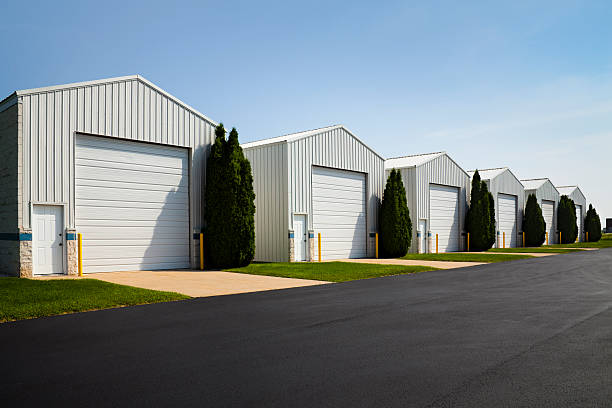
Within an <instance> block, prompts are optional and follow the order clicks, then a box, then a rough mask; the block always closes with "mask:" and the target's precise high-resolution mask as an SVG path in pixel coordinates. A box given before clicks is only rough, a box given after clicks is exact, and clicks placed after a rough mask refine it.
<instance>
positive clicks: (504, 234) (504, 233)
mask: <svg viewBox="0 0 612 408" xmlns="http://www.w3.org/2000/svg"><path fill="white" fill-rule="evenodd" d="M502 235H503V236H504V248H506V232H505V231H504V232H503V233H502Z"/></svg>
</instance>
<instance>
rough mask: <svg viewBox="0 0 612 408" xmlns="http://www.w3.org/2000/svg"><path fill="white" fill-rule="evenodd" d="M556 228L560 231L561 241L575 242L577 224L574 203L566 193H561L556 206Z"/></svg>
mask: <svg viewBox="0 0 612 408" xmlns="http://www.w3.org/2000/svg"><path fill="white" fill-rule="evenodd" d="M557 229H558V230H559V232H560V233H561V243H562V244H571V243H573V242H576V237H577V236H578V225H577V224H576V205H575V204H574V201H573V200H572V199H571V198H569V197H568V196H566V195H562V196H561V199H560V200H559V206H558V207H557Z"/></svg>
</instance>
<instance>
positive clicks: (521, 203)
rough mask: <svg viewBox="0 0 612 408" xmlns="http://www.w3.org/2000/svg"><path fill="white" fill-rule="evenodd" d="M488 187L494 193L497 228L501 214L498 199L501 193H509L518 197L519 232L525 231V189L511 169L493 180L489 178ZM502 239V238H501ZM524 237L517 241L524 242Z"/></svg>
mask: <svg viewBox="0 0 612 408" xmlns="http://www.w3.org/2000/svg"><path fill="white" fill-rule="evenodd" d="M487 187H488V188H489V191H490V192H491V194H492V195H493V198H494V200H495V217H496V218H497V220H496V229H497V230H499V228H498V227H499V214H497V213H498V212H499V211H498V208H499V206H498V204H497V199H498V197H499V194H508V195H513V196H516V197H517V224H518V225H517V232H518V234H519V235H520V234H521V232H522V231H523V209H524V208H525V189H524V187H523V185H522V184H521V182H520V181H518V180H517V179H516V177H514V176H513V175H512V173H511V172H510V171H509V170H505V171H504V172H502V173H501V174H500V175H498V176H497V177H494V178H493V179H491V180H488V182H487ZM500 239H501V238H500ZM521 240H522V238H521V239H519V240H518V241H517V242H520V243H521V244H522V241H521Z"/></svg>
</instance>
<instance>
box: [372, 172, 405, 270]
mask: <svg viewBox="0 0 612 408" xmlns="http://www.w3.org/2000/svg"><path fill="white" fill-rule="evenodd" d="M411 240H412V221H411V220H410V211H409V210H408V203H407V201H406V189H405V188H404V183H403V182H402V176H401V174H400V172H399V171H398V170H396V169H392V170H391V173H390V174H389V177H388V178H387V184H386V185H385V191H384V193H383V199H382V204H381V207H380V240H379V241H380V252H381V255H382V256H384V257H389V258H391V257H400V256H404V255H406V253H407V252H408V249H410V243H411Z"/></svg>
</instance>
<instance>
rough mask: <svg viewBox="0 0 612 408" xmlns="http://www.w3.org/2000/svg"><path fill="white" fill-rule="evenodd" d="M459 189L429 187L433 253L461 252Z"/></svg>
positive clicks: (433, 185)
mask: <svg viewBox="0 0 612 408" xmlns="http://www.w3.org/2000/svg"><path fill="white" fill-rule="evenodd" d="M459 217H460V215H459V189H458V188H457V187H450V186H440V185H436V184H431V185H430V186H429V230H430V231H431V252H436V234H437V235H438V252H452V251H459V234H460V231H459Z"/></svg>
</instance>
